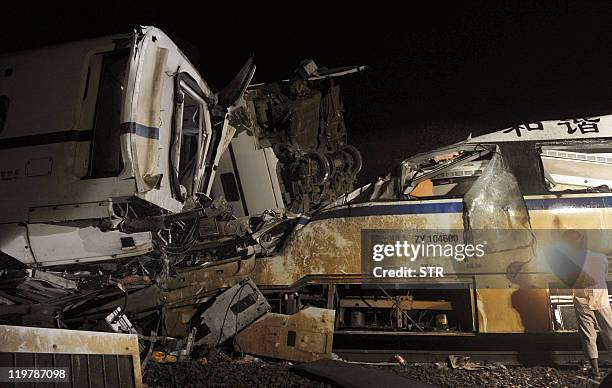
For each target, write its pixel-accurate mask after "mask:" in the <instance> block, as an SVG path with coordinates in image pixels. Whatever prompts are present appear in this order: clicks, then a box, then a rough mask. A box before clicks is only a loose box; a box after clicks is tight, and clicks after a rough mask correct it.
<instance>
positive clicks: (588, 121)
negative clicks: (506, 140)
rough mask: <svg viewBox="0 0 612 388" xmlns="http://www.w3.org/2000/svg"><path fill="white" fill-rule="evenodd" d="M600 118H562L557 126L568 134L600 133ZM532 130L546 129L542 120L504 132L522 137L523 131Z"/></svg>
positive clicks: (504, 131)
mask: <svg viewBox="0 0 612 388" xmlns="http://www.w3.org/2000/svg"><path fill="white" fill-rule="evenodd" d="M599 121H600V119H599V118H579V119H568V120H562V121H559V122H558V123H557V126H558V127H559V128H561V129H563V130H565V131H567V133H568V134H570V135H573V134H575V133H578V134H586V133H599V127H598V124H599ZM530 131H544V124H543V123H542V122H536V123H530V124H520V125H515V126H513V127H510V128H508V129H505V130H503V131H502V132H503V133H515V134H516V136H518V137H521V136H522V134H523V133H525V132H530Z"/></svg>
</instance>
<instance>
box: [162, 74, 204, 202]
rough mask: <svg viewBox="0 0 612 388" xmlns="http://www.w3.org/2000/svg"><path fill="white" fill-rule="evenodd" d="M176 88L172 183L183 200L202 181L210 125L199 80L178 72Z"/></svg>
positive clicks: (175, 191)
mask: <svg viewBox="0 0 612 388" xmlns="http://www.w3.org/2000/svg"><path fill="white" fill-rule="evenodd" d="M177 77H178V78H177V90H176V92H175V108H174V109H175V110H174V126H173V135H172V139H173V140H172V147H171V149H172V151H171V164H172V168H171V169H172V171H173V175H172V182H173V183H172V184H173V191H174V193H175V196H176V197H177V198H178V199H179V200H181V201H183V200H185V199H186V198H187V197H189V196H191V195H192V194H193V193H194V192H196V191H197V190H198V189H199V188H198V186H200V185H201V183H200V181H199V179H200V177H199V174H200V170H201V161H200V158H201V155H202V154H203V153H204V147H205V145H206V140H207V136H208V134H207V133H206V132H205V130H204V129H205V126H206V117H205V115H206V113H207V112H206V108H205V107H206V102H205V101H204V100H203V98H202V97H201V96H200V94H199V91H198V90H196V89H197V84H195V81H194V82H191V81H190V78H189V77H188V76H187V75H185V74H183V73H181V74H179V75H178V76H177Z"/></svg>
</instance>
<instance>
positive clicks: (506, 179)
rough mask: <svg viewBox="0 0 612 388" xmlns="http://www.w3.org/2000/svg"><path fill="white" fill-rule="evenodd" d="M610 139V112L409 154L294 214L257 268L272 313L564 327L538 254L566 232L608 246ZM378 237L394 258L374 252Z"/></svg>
mask: <svg viewBox="0 0 612 388" xmlns="http://www.w3.org/2000/svg"><path fill="white" fill-rule="evenodd" d="M611 140H612V116H602V117H594V118H593V117H589V118H577V119H570V120H554V121H543V122H536V123H529V124H520V125H516V126H513V127H511V128H507V129H504V130H501V131H498V132H493V133H491V134H488V135H484V136H480V137H476V138H469V139H467V140H466V141H464V142H461V143H457V144H454V145H451V146H448V147H444V148H441V149H437V150H435V151H432V152H427V153H424V154H420V155H416V156H414V157H412V158H409V159H407V160H406V161H405V162H403V163H402V165H401V167H400V168H399V169H398V171H397V172H396V173H394V174H390V175H389V176H387V177H385V178H381V179H379V181H378V182H375V183H372V184H370V185H366V186H364V187H362V188H360V189H358V190H356V191H354V192H353V193H350V194H347V195H345V196H343V197H341V198H339V199H338V200H337V201H336V202H334V203H332V204H330V205H328V206H327V207H325V208H324V209H323V210H321V211H319V212H318V213H316V214H314V215H312V216H311V217H303V218H300V220H299V225H298V227H297V228H296V229H295V230H294V231H293V232H292V233H291V235H289V236H288V238H287V240H286V241H285V244H284V248H283V249H282V250H281V251H280V253H279V254H278V255H276V256H273V257H268V258H260V259H258V261H257V264H256V267H255V269H254V272H253V274H252V276H253V278H254V279H255V281H256V283H257V284H258V285H259V286H260V288H261V289H262V290H263V291H264V292H265V293H266V294H267V296H268V299H269V301H270V302H271V304H272V305H273V306H275V308H276V309H277V310H278V311H280V312H283V313H289V314H291V313H293V312H296V311H298V310H300V309H301V308H303V307H304V306H319V307H327V308H332V309H335V310H336V332H337V333H340V332H345V333H346V332H372V331H374V332H378V333H391V332H393V333H406V334H411V333H421V334H435V335H474V334H476V333H551V332H559V331H568V330H572V329H574V328H575V326H574V325H575V322H572V318H573V311H572V309H571V306H572V300H571V290H568V289H567V288H568V285H567V284H566V283H563V282H562V281H561V280H560V279H559V277H558V276H555V273H554V271H551V269H550V265H551V263H550V262H546V260H543V259H542V256H543V254H542V252H546V251H547V249H548V248H550V247H551V246H554V244H556V242H557V241H558V238H559V236H560V235H562V234H563V233H564V232H566V231H568V230H571V231H577V232H578V234H580V235H583V236H584V238H585V239H588V249H589V250H590V251H593V252H598V253H601V254H605V255H607V256H608V255H609V254H610V252H612V244H611V243H610V240H611V239H610V238H609V233H608V232H607V231H608V230H609V229H610V224H611V223H612V213H611V208H612V192H611V190H610V187H612V143H611ZM404 242H406V243H407V244H409V245H411V246H413V245H415V244H416V245H418V244H419V243H420V245H428V244H426V243H431V244H429V245H436V244H435V243H440V244H439V245H442V246H446V245H449V244H450V245H451V246H455V247H456V246H457V245H458V244H459V245H461V244H463V245H465V244H466V243H468V242H469V243H472V244H474V245H478V244H479V243H480V244H484V246H485V248H484V251H486V252H485V254H484V256H483V255H480V256H478V255H476V256H478V257H474V254H472V256H471V257H467V258H465V257H459V258H457V257H449V256H448V255H442V256H440V254H439V252H437V253H438V254H437V256H436V257H432V256H429V255H428V254H427V252H425V251H423V252H420V255H419V257H418V258H417V259H416V260H410V259H409V258H408V256H409V255H405V256H404V257H403V258H398V255H397V253H398V252H399V251H400V250H401V249H403V248H404V246H403V245H402V244H404ZM383 243H387V244H386V245H387V246H388V245H390V246H391V248H389V252H388V253H391V255H390V256H394V255H395V256H394V257H393V258H392V259H388V260H387V258H386V256H385V259H384V260H382V257H383V256H384V255H383V256H380V255H379V256H380V257H378V258H374V255H373V253H376V252H374V251H373V250H372V247H373V246H374V245H381V246H384V245H385V244H383ZM396 245H399V246H396ZM396 248H398V252H396V251H395V250H396ZM377 249H378V251H379V253H380V252H383V253H384V249H385V248H384V247H379V248H377ZM411 249H412V248H411ZM392 251H393V252H392ZM472 251H473V249H472ZM394 252H395V253H394ZM400 256H401V255H400ZM468 256H470V255H468ZM402 260H403V261H402ZM385 263H386V265H387V267H385ZM404 264H405V265H404ZM553 264H554V263H553ZM410 268H413V271H410ZM384 270H385V272H383V271H384ZM383 275H384V276H383Z"/></svg>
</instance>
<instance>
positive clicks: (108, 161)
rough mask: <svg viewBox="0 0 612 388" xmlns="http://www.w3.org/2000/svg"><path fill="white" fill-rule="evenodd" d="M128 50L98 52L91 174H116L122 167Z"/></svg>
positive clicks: (94, 176)
mask: <svg viewBox="0 0 612 388" xmlns="http://www.w3.org/2000/svg"><path fill="white" fill-rule="evenodd" d="M129 53H130V51H129V49H122V50H117V51H110V52H105V53H101V54H97V55H96V57H101V63H102V70H101V72H100V73H101V74H100V81H99V86H98V93H97V102H96V109H95V116H94V117H95V119H94V133H93V139H92V144H91V152H90V164H89V166H90V170H89V177H90V178H101V177H110V176H117V175H118V174H119V173H120V172H121V170H122V169H123V158H122V157H121V143H120V135H121V108H122V106H121V104H122V101H123V89H124V85H123V83H124V79H125V72H126V70H127V61H128V57H129ZM90 83H91V82H90ZM87 92H88V93H90V92H91V85H88V91H87Z"/></svg>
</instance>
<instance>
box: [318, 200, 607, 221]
mask: <svg viewBox="0 0 612 388" xmlns="http://www.w3.org/2000/svg"><path fill="white" fill-rule="evenodd" d="M525 202H526V204H527V208H528V209H529V210H546V209H556V208H565V207H569V208H607V207H612V196H610V197H574V198H537V199H527V200H525ZM462 212H463V203H462V202H437V203H427V202H425V203H399V204H375V205H370V206H357V207H350V208H346V207H343V208H340V209H332V210H328V211H325V212H323V213H321V214H319V215H318V216H316V217H314V218H313V220H315V219H316V220H324V219H328V218H343V217H366V216H387V215H402V214H439V213H462Z"/></svg>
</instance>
